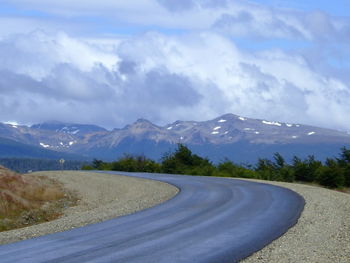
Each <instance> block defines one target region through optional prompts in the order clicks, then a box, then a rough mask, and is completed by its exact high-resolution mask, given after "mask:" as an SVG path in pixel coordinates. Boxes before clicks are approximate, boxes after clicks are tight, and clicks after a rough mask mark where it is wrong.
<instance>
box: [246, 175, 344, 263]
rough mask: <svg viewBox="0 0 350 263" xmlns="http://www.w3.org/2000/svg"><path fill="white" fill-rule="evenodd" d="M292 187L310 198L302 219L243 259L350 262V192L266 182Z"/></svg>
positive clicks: (248, 262)
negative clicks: (268, 243)
mask: <svg viewBox="0 0 350 263" xmlns="http://www.w3.org/2000/svg"><path fill="white" fill-rule="evenodd" d="M254 181H258V182H262V183H268V184H274V185H278V186H282V187H286V188H289V189H291V190H293V191H295V192H297V193H299V194H300V195H302V196H303V197H304V199H305V201H306V204H305V208H304V211H303V213H302V215H301V217H300V218H299V221H298V223H297V224H296V225H295V226H294V227H292V228H290V229H289V230H288V231H287V233H286V234H284V235H283V236H281V237H280V238H278V239H276V240H275V241H274V242H272V243H271V244H270V245H268V246H266V247H265V248H263V249H262V250H260V251H258V252H257V253H255V254H253V255H252V256H250V257H249V258H246V259H245V260H242V261H241V262H243V263H251V262H259V263H267V262H269V263H270V262H281V263H286V262H293V263H294V262H295V263H296V262H303V263H315V262H318V263H328V262H329V263H331V262H332V263H335V262H337V263H349V262H350V195H349V194H345V193H340V192H336V191H332V190H328V189H324V188H320V187H314V186H308V185H302V184H291V183H280V182H266V181H259V180H254Z"/></svg>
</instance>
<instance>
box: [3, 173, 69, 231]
mask: <svg viewBox="0 0 350 263" xmlns="http://www.w3.org/2000/svg"><path fill="white" fill-rule="evenodd" d="M74 203H75V198H74V196H73V195H72V194H70V193H66V192H65V191H64V189H63V187H62V185H60V184H59V183H58V182H56V181H54V180H52V179H50V178H47V177H45V176H34V175H30V174H25V175H21V174H17V173H15V172H12V171H10V170H8V169H6V168H4V167H2V166H0V231H6V230H10V229H14V228H21V227H25V226H28V225H32V224H37V223H41V222H45V221H50V220H53V219H55V218H57V217H59V216H60V215H61V214H62V210H63V208H64V207H66V206H71V205H73V204H74Z"/></svg>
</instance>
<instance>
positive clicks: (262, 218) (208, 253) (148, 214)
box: [0, 172, 304, 263]
mask: <svg viewBox="0 0 350 263" xmlns="http://www.w3.org/2000/svg"><path fill="white" fill-rule="evenodd" d="M118 174H124V175H132V176H137V177H143V178H150V179H157V180H159V181H164V182H168V183H170V184H173V185H175V186H177V187H178V188H179V189H180V192H179V194H178V195H176V196H175V197H174V198H172V199H171V200H169V201H167V202H165V203H163V204H161V205H158V206H156V207H153V208H149V209H146V210H143V211H140V212H137V213H134V214H131V215H128V216H123V217H119V218H116V219H113V220H109V221H105V222H102V223H98V224H93V225H89V226H86V227H82V228H76V229H73V230H70V231H66V232H61V233H55V234H51V235H47V236H43V237H39V238H35V239H30V240H25V241H21V242H17V243H13V244H8V245H2V246H0V262H2V263H5V262H8V263H14V262H16V263H19V262H26V263H29V262H35V263H38V262H79V263H81V262H127V263H129V262H130V263H134V262H140V263H141V262H142V263H147V262H150V263H155V262H164V263H172V262H174V263H179V262H188V263H195V262H208V263H215V262H218V263H225V262H237V261H238V260H240V259H242V258H245V257H247V256H249V255H250V254H252V253H253V252H255V251H257V250H259V249H261V248H263V247H264V246H265V245H267V244H268V243H270V242H271V241H272V240H274V239H276V238H277V237H279V236H280V235H282V234H283V233H285V232H286V231H287V230H288V228H290V227H291V226H293V225H294V224H295V223H296V222H297V220H298V218H299V216H300V214H301V212H302V210H303V207H304V199H303V198H302V197H301V196H299V195H297V194H296V193H294V192H292V191H290V190H288V189H285V188H281V187H277V186H272V185H267V184H260V183H254V182H247V181H241V180H233V179H227V178H211V177H198V176H196V177H191V176H183V175H181V176H176V175H154V174H140V173H135V174H128V173H121V172H118Z"/></svg>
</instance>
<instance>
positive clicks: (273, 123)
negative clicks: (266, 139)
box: [261, 121, 282, 127]
mask: <svg viewBox="0 0 350 263" xmlns="http://www.w3.org/2000/svg"><path fill="white" fill-rule="evenodd" d="M261 122H262V123H263V124H266V125H275V126H279V127H281V126H282V124H281V123H279V122H275V121H261Z"/></svg>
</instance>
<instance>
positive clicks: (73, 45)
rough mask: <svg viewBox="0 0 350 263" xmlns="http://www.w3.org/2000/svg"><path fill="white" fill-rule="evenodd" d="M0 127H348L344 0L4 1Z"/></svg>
mask: <svg viewBox="0 0 350 263" xmlns="http://www.w3.org/2000/svg"><path fill="white" fill-rule="evenodd" d="M0 24H1V27H0V112H1V114H0V121H2V122H17V123H22V124H33V123H38V122H42V121H47V120H58V121H64V122H78V123H95V124H99V125H101V126H104V127H107V128H112V127H123V126H124V125H125V124H128V123H131V122H134V121H135V120H136V119H138V118H146V119H149V120H151V121H153V122H155V123H156V124H159V125H163V124H166V123H170V122H173V121H175V120H178V119H180V120H208V119H211V118H215V117H217V116H219V115H222V114H225V113H234V114H238V115H242V116H246V117H252V118H262V119H268V120H274V121H285V122H294V123H303V124H310V125H317V126H321V127H328V128H334V129H339V130H350V1H349V0H337V1H328V0H318V1H316V0H310V1H305V0H251V1H249V0H245V1H243V0H242V1H240V0H128V1H125V0H99V1H95V0H74V1H71V0H69V1H68V0H50V1H47V0H2V1H1V5H0Z"/></svg>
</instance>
